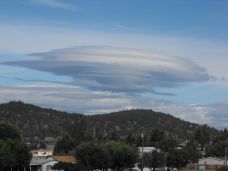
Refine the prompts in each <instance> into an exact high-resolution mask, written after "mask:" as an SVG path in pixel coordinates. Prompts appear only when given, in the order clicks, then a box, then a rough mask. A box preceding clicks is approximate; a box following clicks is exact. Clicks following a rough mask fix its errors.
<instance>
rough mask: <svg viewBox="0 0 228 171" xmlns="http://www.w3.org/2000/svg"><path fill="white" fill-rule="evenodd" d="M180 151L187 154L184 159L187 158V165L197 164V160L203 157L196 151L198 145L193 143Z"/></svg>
mask: <svg viewBox="0 0 228 171" xmlns="http://www.w3.org/2000/svg"><path fill="white" fill-rule="evenodd" d="M182 150H183V151H185V152H186V154H188V155H187V156H186V157H188V158H187V159H188V162H189V163H197V162H198V159H200V158H202V157H203V156H202V154H201V152H200V151H199V150H198V143H197V142H195V141H192V142H190V143H188V144H187V145H186V146H185V147H183V149H182Z"/></svg>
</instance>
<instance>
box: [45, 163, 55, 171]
mask: <svg viewBox="0 0 228 171" xmlns="http://www.w3.org/2000/svg"><path fill="white" fill-rule="evenodd" d="M56 163H58V162H57V161H51V162H48V163H45V164H43V165H42V171H52V170H51V167H52V166H54V165H55V164H56Z"/></svg>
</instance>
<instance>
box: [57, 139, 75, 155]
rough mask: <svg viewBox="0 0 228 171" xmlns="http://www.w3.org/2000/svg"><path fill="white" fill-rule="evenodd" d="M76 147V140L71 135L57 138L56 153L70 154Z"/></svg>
mask: <svg viewBox="0 0 228 171" xmlns="http://www.w3.org/2000/svg"><path fill="white" fill-rule="evenodd" d="M74 147H75V144H74V141H73V139H72V138H71V137H70V136H65V137H63V138H60V139H58V140H57V142H56V144H55V148H54V154H68V153H69V152H70V151H71V150H73V148H74Z"/></svg>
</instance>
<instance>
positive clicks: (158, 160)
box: [144, 151, 165, 171]
mask: <svg viewBox="0 0 228 171" xmlns="http://www.w3.org/2000/svg"><path fill="white" fill-rule="evenodd" d="M144 162H145V163H144V165H145V166H146V167H148V168H153V171H155V169H156V168H158V167H162V166H164V165H165V154H164V153H162V152H157V151H153V152H150V153H145V154H144Z"/></svg>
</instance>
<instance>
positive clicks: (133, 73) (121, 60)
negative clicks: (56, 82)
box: [4, 46, 212, 95]
mask: <svg viewBox="0 0 228 171" xmlns="http://www.w3.org/2000/svg"><path fill="white" fill-rule="evenodd" d="M32 55H34V56H39V57H40V59H39V60H35V61H34V60H32V61H29V60H26V61H15V62H7V63H4V64H6V65H14V66H21V67H26V68H30V69H35V70H40V71H47V72H51V73H54V74H56V75H65V76H71V77H72V78H73V79H74V81H73V82H71V83H69V84H72V85H76V86H82V87H85V88H89V89H92V90H100V91H112V92H128V93H144V92H152V93H158V94H159V92H157V91H156V90H155V89H156V88H158V87H159V88H161V87H176V86H180V85H182V84H186V83H190V82H201V81H208V80H210V79H211V78H212V77H211V76H210V75H209V74H208V73H207V71H206V70H205V69H203V68H201V67H200V66H198V65H197V64H195V63H193V62H192V61H189V60H187V59H184V58H179V57H170V56H166V55H160V54H156V53H153V52H150V51H146V50H137V49H129V48H120V47H108V46H77V47H73V48H66V49H58V50H53V51H50V52H44V53H36V54H32ZM160 94H164V95H172V93H163V92H161V93H160Z"/></svg>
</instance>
